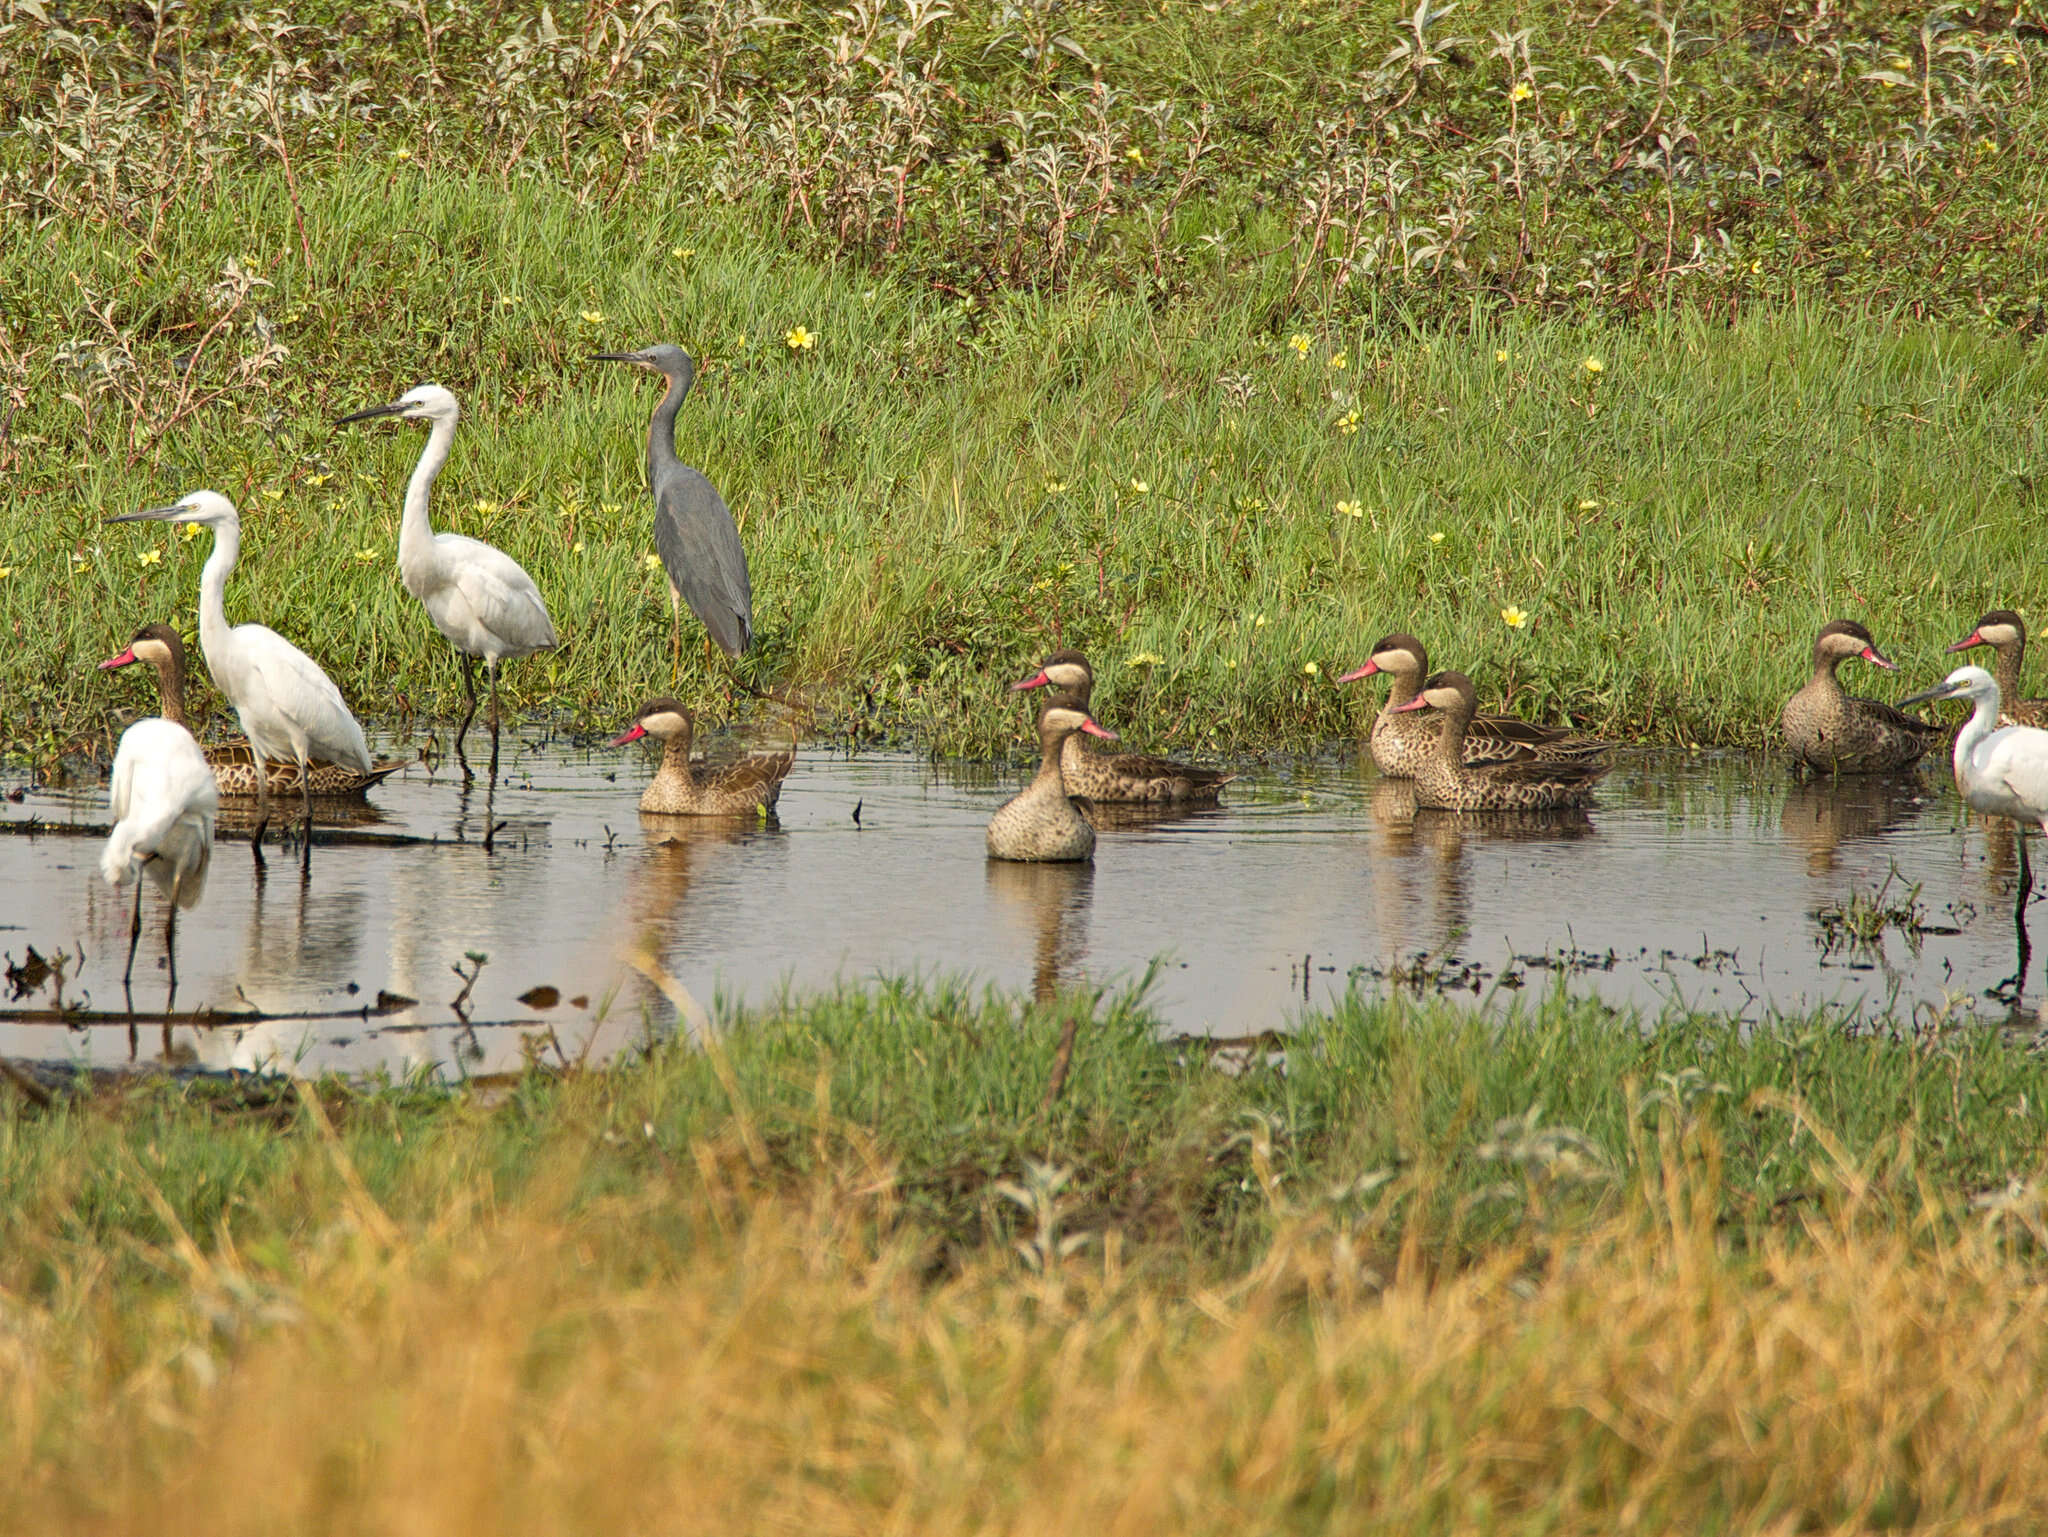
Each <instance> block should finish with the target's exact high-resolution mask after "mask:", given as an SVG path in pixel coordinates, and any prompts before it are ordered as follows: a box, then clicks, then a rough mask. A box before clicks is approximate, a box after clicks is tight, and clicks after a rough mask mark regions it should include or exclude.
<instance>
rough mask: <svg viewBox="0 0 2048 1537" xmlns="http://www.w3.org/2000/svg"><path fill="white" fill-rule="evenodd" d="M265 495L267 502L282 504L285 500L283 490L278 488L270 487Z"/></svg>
mask: <svg viewBox="0 0 2048 1537" xmlns="http://www.w3.org/2000/svg"><path fill="white" fill-rule="evenodd" d="M263 495H264V498H265V500H267V501H273V502H281V501H283V500H284V492H283V490H282V489H281V488H279V487H277V486H272V487H270V488H269V489H268V490H266V491H265V492H264V493H263Z"/></svg>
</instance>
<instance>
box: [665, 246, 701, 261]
mask: <svg viewBox="0 0 2048 1537" xmlns="http://www.w3.org/2000/svg"><path fill="white" fill-rule="evenodd" d="M668 254H669V255H671V256H673V257H674V258H675V259H676V260H677V261H679V262H686V261H688V260H689V259H690V258H691V257H693V256H695V255H696V254H697V248H696V247H695V246H693V245H679V246H676V247H675V248H674V249H672V250H671V251H670V252H669V253H668Z"/></svg>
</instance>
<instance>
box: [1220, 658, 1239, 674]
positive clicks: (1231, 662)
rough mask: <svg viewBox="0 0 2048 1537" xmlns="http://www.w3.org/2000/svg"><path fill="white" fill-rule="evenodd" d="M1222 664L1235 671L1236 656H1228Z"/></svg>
mask: <svg viewBox="0 0 2048 1537" xmlns="http://www.w3.org/2000/svg"><path fill="white" fill-rule="evenodd" d="M1223 665H1224V666H1225V667H1228V668H1229V669H1230V670H1231V671H1232V672H1235V671H1237V658H1236V657H1231V658H1230V659H1229V660H1228V661H1226V662H1225V663H1224V664H1223Z"/></svg>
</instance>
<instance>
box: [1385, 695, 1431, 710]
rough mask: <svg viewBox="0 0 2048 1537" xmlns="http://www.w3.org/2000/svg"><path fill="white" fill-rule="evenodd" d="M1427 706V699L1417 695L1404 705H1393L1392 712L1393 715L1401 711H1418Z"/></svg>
mask: <svg viewBox="0 0 2048 1537" xmlns="http://www.w3.org/2000/svg"><path fill="white" fill-rule="evenodd" d="M1428 704H1429V701H1428V700H1427V699H1424V698H1423V697H1422V696H1421V695H1420V694H1417V695H1416V696H1415V697H1414V698H1413V699H1411V700H1409V701H1408V702H1407V703H1406V704H1397V705H1395V706H1394V710H1395V713H1396V714H1398V713H1399V712H1401V711H1402V710H1420V709H1423V708H1425V707H1426V706H1427V705H1428Z"/></svg>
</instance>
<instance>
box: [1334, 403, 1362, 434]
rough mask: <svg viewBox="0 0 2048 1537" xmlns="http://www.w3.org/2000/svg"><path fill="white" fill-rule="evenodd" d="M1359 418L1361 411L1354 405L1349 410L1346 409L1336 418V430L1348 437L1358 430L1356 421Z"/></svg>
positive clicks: (1357, 421)
mask: <svg viewBox="0 0 2048 1537" xmlns="http://www.w3.org/2000/svg"><path fill="white" fill-rule="evenodd" d="M1361 418H1362V413H1361V412H1360V411H1359V410H1358V408H1357V407H1356V406H1353V407H1352V408H1351V409H1350V410H1349V411H1346V412H1345V413H1344V414H1343V415H1342V416H1340V417H1338V418H1337V430H1338V431H1339V432H1340V433H1342V434H1343V435H1344V436H1345V437H1347V438H1348V437H1350V436H1351V434H1352V433H1354V432H1356V431H1358V423H1359V421H1360V420H1361Z"/></svg>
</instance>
